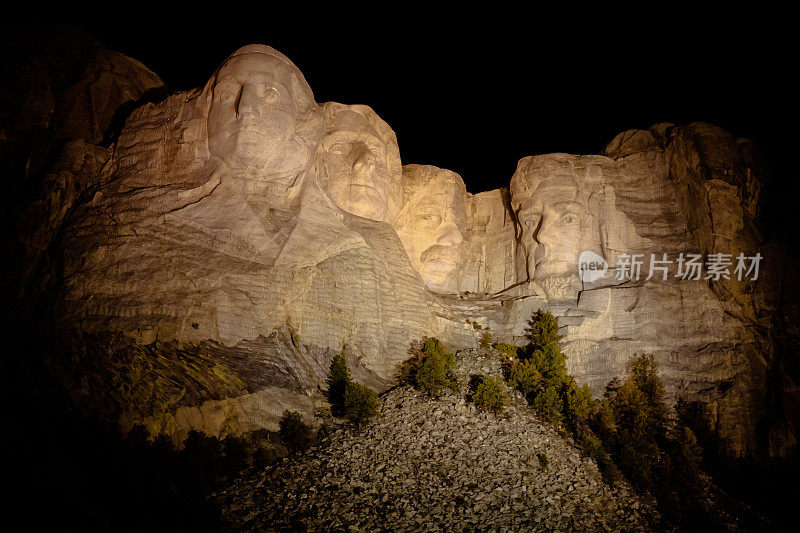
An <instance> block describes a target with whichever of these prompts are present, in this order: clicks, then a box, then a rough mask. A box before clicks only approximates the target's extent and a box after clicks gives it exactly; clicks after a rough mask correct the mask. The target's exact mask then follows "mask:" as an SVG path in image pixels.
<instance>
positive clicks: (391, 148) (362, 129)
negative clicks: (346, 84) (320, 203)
mask: <svg viewBox="0 0 800 533" xmlns="http://www.w3.org/2000/svg"><path fill="white" fill-rule="evenodd" d="M322 110H323V112H324V113H325V119H326V133H325V137H324V138H323V140H322V147H321V151H320V158H319V160H318V162H317V176H318V179H319V183H320V186H321V187H322V188H323V189H324V190H325V192H326V193H327V194H328V196H330V197H331V199H333V201H334V202H335V203H336V205H338V206H339V207H341V208H342V209H344V210H345V211H347V212H348V213H352V214H354V215H358V216H361V217H364V218H369V219H372V220H378V221H382V222H392V221H393V220H394V218H395V216H396V215H397V212H398V210H399V209H400V204H401V203H402V186H401V183H400V179H401V176H402V172H403V169H402V167H401V164H400V152H399V150H398V148H397V138H396V137H395V135H394V132H393V131H392V130H391V128H389V126H388V125H387V124H386V123H385V122H384V121H383V120H381V119H380V117H378V115H377V114H375V112H374V111H373V110H372V109H370V108H369V107H367V106H364V105H352V106H348V105H343V104H338V103H336V102H328V103H326V104H323V105H322Z"/></svg>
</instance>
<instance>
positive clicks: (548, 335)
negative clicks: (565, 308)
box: [525, 309, 564, 351]
mask: <svg viewBox="0 0 800 533" xmlns="http://www.w3.org/2000/svg"><path fill="white" fill-rule="evenodd" d="M525 336H526V337H527V338H528V346H529V347H530V350H531V351H535V350H542V349H544V347H545V346H549V345H553V346H556V347H559V343H560V342H561V339H562V338H564V336H563V335H559V334H558V319H557V318H556V317H555V316H553V314H552V313H551V312H550V311H542V310H541V309H539V310H538V311H536V312H535V313H534V314H533V316H532V317H531V319H530V320H529V321H528V327H527V329H526V330H525Z"/></svg>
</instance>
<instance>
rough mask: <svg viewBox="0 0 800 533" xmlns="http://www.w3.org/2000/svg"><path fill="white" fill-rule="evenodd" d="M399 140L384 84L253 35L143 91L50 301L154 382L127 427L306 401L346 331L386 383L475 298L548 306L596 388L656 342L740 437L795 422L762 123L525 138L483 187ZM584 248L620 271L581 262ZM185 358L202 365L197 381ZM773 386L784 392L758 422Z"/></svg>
mask: <svg viewBox="0 0 800 533" xmlns="http://www.w3.org/2000/svg"><path fill="white" fill-rule="evenodd" d="M531 148H532V149H535V147H531ZM400 153H401V152H400V149H399V148H398V140H397V138H396V137H395V134H394V132H393V131H392V130H391V128H390V127H389V126H388V125H387V124H386V123H385V122H384V121H383V120H381V118H380V117H378V116H377V114H376V113H375V112H374V111H373V110H372V109H370V108H369V107H367V106H364V105H343V104H339V103H333V102H329V103H325V104H322V105H318V104H317V103H316V102H315V100H314V97H313V94H312V91H311V88H310V87H309V86H308V84H307V83H306V81H305V79H304V77H303V75H302V73H301V72H300V70H299V69H298V68H297V67H296V66H295V65H294V64H293V63H292V62H291V61H290V60H289V59H288V58H286V57H285V56H284V55H282V54H281V53H279V52H277V51H276V50H274V49H272V48H270V47H267V46H262V45H250V46H246V47H244V48H241V49H240V50H237V51H236V52H234V53H233V54H232V55H231V56H230V57H229V58H228V59H226V60H225V62H224V63H223V64H222V65H221V66H220V67H219V68H218V69H217V71H216V72H215V73H214V74H213V75H212V77H211V78H210V79H209V81H208V83H207V84H206V85H205V87H204V88H202V89H198V90H193V91H188V92H178V93H174V94H172V95H170V96H168V97H166V98H165V99H163V100H161V101H159V102H156V103H149V104H145V105H142V106H140V107H138V108H137V109H135V110H134V111H133V112H132V113H131V114H130V116H129V117H128V118H127V121H126V123H125V126H124V128H123V129H122V132H121V134H120V136H119V139H118V140H117V142H116V143H115V144H114V145H112V146H111V148H109V150H108V152H107V154H106V159H105V161H104V164H103V166H102V170H101V171H100V172H99V173H98V174H97V175H94V176H93V177H92V178H91V179H90V180H89V181H91V182H92V183H93V187H94V189H93V194H92V196H91V198H90V199H89V201H87V202H85V203H83V204H80V205H77V206H76V207H75V209H74V213H73V214H72V216H70V217H69V220H68V222H67V223H66V226H65V229H64V237H63V245H62V249H63V258H64V261H63V272H62V274H63V287H62V290H61V293H60V298H59V304H58V308H57V309H58V324H59V326H60V328H61V330H62V331H63V332H65V335H66V334H68V335H77V336H78V337H79V338H80V339H81V340H80V342H82V343H84V344H86V343H90V344H92V345H93V346H94V347H95V348H96V347H97V346H105V347H108V348H103V349H98V350H99V351H104V353H106V354H107V356H108V361H109V362H108V363H107V364H108V365H110V366H113V368H114V372H113V374H114V376H115V377H114V380H116V381H114V383H115V384H113V385H112V384H106V386H108V387H113V386H124V387H127V388H129V389H137V387H139V388H141V387H145V383H146V382H147V383H150V385H147V386H148V387H151V388H152V387H156V388H158V387H163V390H153V391H151V392H149V393H148V395H146V398H145V400H143V401H140V402H138V403H132V402H125V401H124V400H122V399H121V398H122V396H121V395H116V396H114V395H113V394H112V395H111V396H113V397H114V398H117V399H119V402H120V404H121V405H120V406H119V419H120V420H121V422H122V424H123V426H126V425H127V426H128V427H130V425H132V424H134V423H145V424H146V425H147V426H148V428H149V429H150V430H151V432H152V433H168V434H172V435H175V436H176V438H181V437H182V436H184V435H185V434H186V432H188V431H189V429H200V430H202V431H205V432H206V433H209V434H212V435H223V434H238V433H242V432H244V431H248V430H250V429H254V428H258V427H265V426H266V427H273V426H274V425H275V424H276V420H277V418H278V417H279V416H280V415H281V413H282V412H283V410H284V409H286V408H291V409H295V410H300V411H303V412H310V411H311V410H312V409H313V408H314V405H315V402H316V401H317V400H318V398H319V397H320V394H319V386H320V384H321V383H324V379H325V377H326V372H327V368H328V364H329V362H330V359H331V357H332V356H333V354H334V353H336V352H339V351H341V350H342V349H344V350H345V351H346V353H347V354H348V357H349V359H350V360H351V363H352V366H353V368H354V370H353V371H354V374H355V375H356V377H357V378H358V379H360V380H362V381H367V382H368V383H370V384H372V385H374V386H377V387H385V386H386V385H387V384H388V383H390V382H391V380H392V379H393V378H394V376H395V375H396V371H397V367H398V365H399V364H400V363H401V362H402V361H403V360H405V359H406V358H407V357H408V347H409V344H410V343H411V341H413V340H415V339H418V338H421V337H423V336H437V337H439V338H441V339H442V340H443V341H444V342H445V343H447V344H448V345H450V346H452V347H453V348H456V349H458V348H463V347H470V346H475V345H476V343H477V337H478V333H477V332H476V331H475V330H474V329H473V327H472V325H471V324H472V323H473V322H477V323H479V324H482V325H483V326H484V327H489V328H491V331H492V332H493V334H494V335H495V337H496V338H498V339H501V340H506V341H509V342H513V341H515V340H519V339H520V337H521V336H522V334H523V331H524V328H525V325H526V321H527V319H528V318H530V316H531V314H532V313H533V312H534V311H536V310H537V309H539V308H543V309H550V310H551V311H553V312H554V313H555V314H556V315H557V316H559V318H560V323H561V325H562V329H563V333H564V334H565V335H566V337H565V351H566V353H567V354H568V364H569V369H570V371H571V373H573V374H574V375H575V376H576V378H577V379H578V380H579V381H581V382H586V383H589V384H590V386H591V387H592V390H593V391H594V393H595V394H596V395H598V396H599V395H601V394H602V393H603V391H604V389H605V386H606V384H607V383H608V382H609V381H610V380H612V379H613V378H615V377H618V376H621V375H622V374H624V372H625V365H626V363H627V361H628V360H629V359H630V358H631V357H632V356H633V354H634V353H642V352H646V353H654V354H655V355H656V357H657V358H658V360H659V362H660V364H661V368H662V372H663V377H664V380H665V382H666V384H667V387H668V394H669V399H670V400H671V401H673V402H675V401H677V400H678V399H679V398H681V397H685V398H690V399H692V400H700V401H702V402H703V403H704V404H705V405H706V407H707V410H708V412H709V417H710V418H711V419H712V420H713V422H714V424H715V426H716V428H717V429H718V430H719V432H720V434H721V435H722V436H723V437H724V438H725V439H726V440H727V442H728V443H729V444H730V446H731V447H732V449H734V450H736V451H737V452H739V453H746V452H748V451H752V450H754V449H755V447H756V446H758V445H762V444H763V443H767V444H766V445H768V446H770V447H771V449H772V450H773V453H776V454H777V453H781V450H782V449H783V448H784V447H785V446H788V445H791V444H792V443H793V442H794V435H795V434H796V428H795V427H794V426H793V425H791V423H789V422H786V421H787V420H796V419H797V417H796V416H794V417H792V416H788V414H789V413H796V409H797V407H798V405H797V398H796V394H795V393H793V392H791V391H793V390H794V386H793V385H791V384H790V383H785V384H784V385H785V386H781V387H779V388H777V389H776V388H772V389H770V388H769V387H770V385H769V384H768V377H767V376H768V374H770V373H771V372H774V371H775V369H776V368H779V367H781V365H783V364H785V361H784V359H782V357H784V356H782V355H780V354H779V351H780V350H779V347H778V346H777V344H778V341H776V338H777V337H776V335H777V334H778V333H777V330H778V329H779V328H781V327H782V326H781V324H785V323H786V322H785V320H786V318H785V317H787V316H790V315H791V314H792V313H796V310H797V309H796V302H793V301H788V300H787V299H785V298H783V299H782V298H781V296H780V295H781V292H782V291H783V290H784V288H785V286H786V284H787V283H790V281H789V280H788V278H786V277H785V276H784V271H785V269H786V267H785V265H786V264H787V261H788V259H787V258H786V257H785V255H784V253H783V252H782V251H781V248H780V247H779V246H778V245H777V244H775V243H772V242H770V241H768V240H767V239H766V237H765V236H764V235H763V232H762V229H761V226H760V222H759V214H760V213H759V210H760V206H761V203H762V200H761V190H762V188H763V186H764V177H763V173H762V171H761V167H760V166H759V164H758V158H757V156H756V151H755V150H754V148H753V146H752V145H751V144H750V143H749V142H748V141H745V140H737V139H734V138H733V137H732V136H730V135H729V134H727V133H726V132H724V131H722V130H720V129H719V128H716V127H714V126H710V125H707V124H690V125H688V126H674V125H670V124H659V125H656V126H653V127H652V128H650V129H649V130H632V131H628V132H624V133H622V134H620V135H618V136H617V137H616V138H615V139H614V140H613V141H612V142H611V143H610V144H609V145H608V146H607V147H606V149H605V151H604V154H603V155H567V154H550V155H537V156H532V157H526V158H523V159H522V160H521V161H520V162H519V165H518V167H517V171H516V173H515V174H514V175H513V177H511V178H510V186H509V188H504V189H499V190H494V191H488V192H481V193H478V194H470V193H468V192H467V190H466V188H465V186H464V182H463V180H462V179H461V177H460V176H458V175H457V174H455V173H454V172H451V171H449V170H445V169H440V168H436V167H432V166H426V165H417V164H413V165H408V164H407V165H405V166H403V165H402V164H401V160H400ZM93 168H96V167H93ZM585 251H591V252H593V253H595V254H597V256H599V257H601V258H603V259H604V260H605V261H606V262H607V263H608V273H607V275H605V276H603V277H602V278H600V279H598V280H592V281H589V282H587V281H586V280H582V279H581V277H580V275H579V269H578V257H579V255H580V254H581V253H582V252H585ZM739 252H745V253H747V254H753V253H756V252H760V253H761V254H762V256H764V258H765V260H764V263H763V264H762V272H761V275H760V276H759V277H758V279H757V280H752V279H744V280H739V279H737V278H736V277H735V276H732V277H730V278H729V279H719V280H706V279H702V280H699V281H687V280H683V279H680V278H678V277H676V276H674V272H670V276H669V277H668V278H667V279H663V278H661V277H659V276H656V277H652V278H651V279H645V276H643V277H642V278H641V279H632V278H631V279H617V278H616V277H615V276H614V274H615V272H617V271H618V270H619V265H620V262H621V261H620V258H621V257H628V256H629V255H630V254H641V255H642V257H644V258H645V261H644V264H643V266H642V268H643V270H644V271H645V272H646V271H647V270H648V268H649V266H650V263H649V261H650V259H651V257H662V254H668V255H669V256H670V257H677V256H678V254H681V253H700V254H703V256H707V255H708V254H714V253H724V254H733V255H735V254H737V253H739ZM120 343H122V344H125V343H130V344H131V345H133V346H140V347H150V348H148V349H155V350H157V351H159V353H161V354H168V355H163V357H164V361H163V362H162V363H161V364H163V365H164V368H169V369H171V370H170V372H173V371H174V372H175V376H176V377H174V379H167V380H163V382H158V383H157V384H156V385H153V381H152V378H153V375H162V376H163V375H164V373H165V372H166V371H163V372H162V371H160V370H159V369H158V368H154V367H153V365H152V364H151V363H147V365H146V366H147V369H148V371H147V372H145V373H144V374H141V373H140V374H137V373H136V372H134V371H132V370H131V368H130V367H131V365H132V364H133V363H131V365H129V364H122V365H118V364H116V363H113V362H111V361H112V359H113V357H112V356H111V355H108V354H112V353H116V352H114V350H115V349H116V348H114V346H118V345H120ZM189 346H193V347H195V348H193V349H194V350H196V351H195V352H192V354H194V355H191V356H189V355H186V354H187V353H188V352H186V350H187V349H188V348H187V347H189ZM197 350H199V351H197ZM781 353H783V352H781ZM170 354H171V355H170ZM199 354H202V357H201V355H199ZM187 357H188V358H189V359H190V360H191V361H193V364H195V363H196V365H197V368H200V370H198V371H197V372H198V375H202V376H205V377H202V378H201V377H197V376H195V374H192V376H193V377H192V378H191V380H193V381H192V383H194V385H193V386H192V387H191V391H190V392H191V394H190V393H187V391H186V386H185V385H182V384H181V380H188V379H189V378H187V375H188V373H190V371H189V370H186V369H187V368H189V366H191V365H188V366H187V364H186V361H187V359H186V358H187ZM170 358H172V359H170ZM101 359H102V358H101ZM98 364H106V363H98ZM181 365H183V366H181ZM181 369H185V370H181ZM159 372H162V373H161V374H159ZM181 372H185V374H181ZM170 375H172V374H170ZM206 378H207V379H206ZM785 379H786V380H789V381H791V379H790V378H789V377H788V375H787V377H786V378H785ZM148 380H150V381H149V382H148ZM148 390H150V389H148ZM182 391H183V392H182ZM89 395H90V396H91V394H89ZM776 395H777V396H776ZM776 397H779V398H780V403H781V409H782V410H783V412H784V413H786V414H787V416H785V417H783V418H781V419H780V420H778V419H770V420H769V422H768V423H767V424H766V426H765V425H764V424H762V423H761V422H762V421H764V420H767V419H769V418H770V416H771V415H769V414H768V413H771V412H772V410H771V406H770V404H769V402H770V401H775V398H776ZM765 428H766V429H765ZM759 431H761V434H759V433H758V432H759Z"/></svg>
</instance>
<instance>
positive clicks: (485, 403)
mask: <svg viewBox="0 0 800 533" xmlns="http://www.w3.org/2000/svg"><path fill="white" fill-rule="evenodd" d="M472 402H473V403H474V404H475V405H476V406H478V407H482V408H484V409H490V410H492V411H493V412H494V413H497V411H498V410H500V409H501V408H502V407H503V406H504V405H505V404H506V403H508V394H507V393H506V391H505V390H504V389H503V384H502V383H500V381H499V380H497V379H495V377H494V376H488V377H487V378H486V379H484V380H483V381H482V382H481V384H480V385H478V388H477V389H476V390H475V393H474V394H473V395H472Z"/></svg>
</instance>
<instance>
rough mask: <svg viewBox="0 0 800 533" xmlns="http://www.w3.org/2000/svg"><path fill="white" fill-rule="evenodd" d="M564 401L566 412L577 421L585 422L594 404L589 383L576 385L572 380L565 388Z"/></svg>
mask: <svg viewBox="0 0 800 533" xmlns="http://www.w3.org/2000/svg"><path fill="white" fill-rule="evenodd" d="M566 401H567V413H569V415H570V417H571V418H572V420H573V421H575V422H577V423H583V422H585V421H586V420H587V419H588V418H589V414H590V413H591V411H592V409H593V408H594V405H595V401H594V399H593V398H592V391H591V390H590V389H589V385H587V384H585V383H584V384H583V386H581V387H578V385H576V384H575V382H574V381H573V382H571V383H570V384H569V387H568V388H567V398H566Z"/></svg>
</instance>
